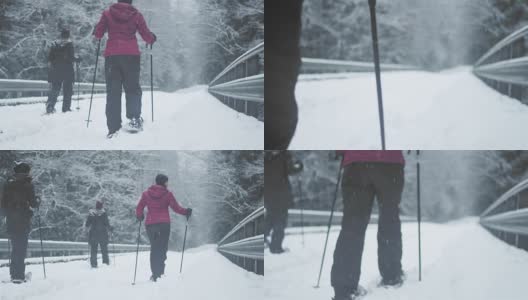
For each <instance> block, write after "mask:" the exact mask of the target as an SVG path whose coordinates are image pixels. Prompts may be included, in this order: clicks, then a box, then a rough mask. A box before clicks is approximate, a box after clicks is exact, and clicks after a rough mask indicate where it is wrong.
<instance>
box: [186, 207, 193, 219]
mask: <svg viewBox="0 0 528 300" xmlns="http://www.w3.org/2000/svg"><path fill="white" fill-rule="evenodd" d="M185 215H186V216H187V219H189V218H190V217H191V215H192V208H187V214H185Z"/></svg>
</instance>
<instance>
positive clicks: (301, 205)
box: [297, 180, 304, 247]
mask: <svg viewBox="0 0 528 300" xmlns="http://www.w3.org/2000/svg"><path fill="white" fill-rule="evenodd" d="M297 185H298V187H299V198H300V200H299V206H300V207H301V238H302V245H303V247H304V211H303V204H302V202H303V197H302V188H301V180H299V181H297Z"/></svg>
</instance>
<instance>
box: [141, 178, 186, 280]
mask: <svg viewBox="0 0 528 300" xmlns="http://www.w3.org/2000/svg"><path fill="white" fill-rule="evenodd" d="M168 182H169V178H168V177H167V176H165V175H163V174H159V175H158V176H156V184H155V185H152V186H151V187H149V188H148V189H147V190H146V191H144V192H143V194H142V195H141V199H140V200H139V203H138V205H137V208H136V217H137V218H138V220H140V221H143V220H144V219H145V216H144V214H143V210H144V209H145V207H147V209H148V213H147V220H146V221H145V225H146V227H147V235H148V238H149V240H150V269H151V270H152V276H151V277H150V279H151V280H152V281H156V280H157V279H158V278H159V277H161V275H163V274H165V260H166V259H167V250H168V247H169V236H170V216H169V207H170V208H172V210H173V211H174V212H175V213H178V214H180V215H184V216H186V217H187V219H189V217H190V216H191V214H192V209H190V208H187V209H186V208H183V207H181V206H180V204H178V202H177V201H176V199H175V198H174V195H173V194H172V193H171V192H170V191H169V190H168V189H167V186H168Z"/></svg>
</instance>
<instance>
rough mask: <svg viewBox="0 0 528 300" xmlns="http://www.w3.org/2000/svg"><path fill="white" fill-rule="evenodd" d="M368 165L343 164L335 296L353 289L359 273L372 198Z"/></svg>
mask: <svg viewBox="0 0 528 300" xmlns="http://www.w3.org/2000/svg"><path fill="white" fill-rule="evenodd" d="M367 168H368V166H367V164H364V163H358V164H352V165H349V166H346V167H345V170H344V173H343V182H342V184H341V188H342V192H343V204H344V207H343V220H342V224H341V232H340V233H339V237H338V239H337V244H336V248H335V251H334V263H333V265H332V272H331V282H332V287H334V290H335V293H336V298H338V299H339V298H341V297H345V296H347V295H350V294H352V293H354V292H356V290H357V287H358V283H359V277H360V275H361V257H362V255H363V244H364V241H365V230H366V229H367V225H368V223H369V220H370V213H371V210H372V203H373V201H374V189H373V187H372V185H371V184H370V181H369V178H368V176H367V174H366V173H367V171H366V170H367Z"/></svg>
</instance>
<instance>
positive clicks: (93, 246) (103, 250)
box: [90, 241, 110, 267]
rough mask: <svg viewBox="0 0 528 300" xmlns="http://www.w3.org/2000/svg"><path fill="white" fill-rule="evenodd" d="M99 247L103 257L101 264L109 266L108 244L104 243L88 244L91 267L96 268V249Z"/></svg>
mask: <svg viewBox="0 0 528 300" xmlns="http://www.w3.org/2000/svg"><path fill="white" fill-rule="evenodd" d="M98 246H100V247H101V254H102V255H103V264H107V265H109V264H110V259H109V258H108V243H106V242H97V241H94V242H90V250H91V251H90V264H91V265H92V267H97V248H98Z"/></svg>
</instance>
